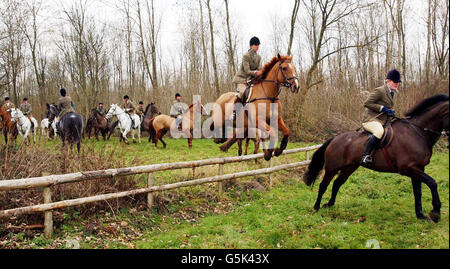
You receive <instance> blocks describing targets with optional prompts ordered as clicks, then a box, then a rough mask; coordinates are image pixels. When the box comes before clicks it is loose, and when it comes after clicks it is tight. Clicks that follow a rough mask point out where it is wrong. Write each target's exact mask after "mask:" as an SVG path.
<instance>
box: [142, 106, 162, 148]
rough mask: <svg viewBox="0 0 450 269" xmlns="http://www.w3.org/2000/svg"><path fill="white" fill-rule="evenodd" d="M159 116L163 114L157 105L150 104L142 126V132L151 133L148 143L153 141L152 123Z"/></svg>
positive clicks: (146, 109)
mask: <svg viewBox="0 0 450 269" xmlns="http://www.w3.org/2000/svg"><path fill="white" fill-rule="evenodd" d="M158 115H161V112H160V111H159V109H158V107H156V105H155V103H150V104H148V105H147V107H146V108H145V112H144V118H143V119H142V124H141V131H146V132H148V133H149V138H148V142H152V139H151V137H150V136H151V134H150V121H151V120H152V119H153V118H154V117H156V116H158Z"/></svg>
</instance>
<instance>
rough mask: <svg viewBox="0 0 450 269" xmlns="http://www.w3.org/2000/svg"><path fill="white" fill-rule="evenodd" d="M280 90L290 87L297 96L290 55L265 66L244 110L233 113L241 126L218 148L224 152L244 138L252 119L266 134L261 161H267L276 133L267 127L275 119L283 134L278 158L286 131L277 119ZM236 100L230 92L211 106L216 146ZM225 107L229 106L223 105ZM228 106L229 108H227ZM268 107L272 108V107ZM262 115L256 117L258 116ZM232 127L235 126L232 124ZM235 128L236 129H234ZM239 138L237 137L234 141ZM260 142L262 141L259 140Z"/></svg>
mask: <svg viewBox="0 0 450 269" xmlns="http://www.w3.org/2000/svg"><path fill="white" fill-rule="evenodd" d="M281 87H287V88H290V89H291V91H292V92H293V93H297V92H298V89H299V85H298V78H297V71H296V69H295V66H294V65H293V64H292V56H283V57H282V56H280V55H278V57H274V58H273V59H272V60H271V61H270V62H269V63H267V64H266V65H265V66H264V68H263V69H262V75H261V78H259V79H257V80H256V81H255V85H254V87H253V93H252V95H251V96H250V97H249V98H250V100H248V104H246V107H245V109H241V110H239V111H237V112H236V114H237V116H236V118H237V119H242V117H243V119H244V121H243V126H242V127H238V128H235V131H234V132H233V137H232V138H229V139H228V140H226V143H225V144H224V145H222V146H221V147H220V149H221V150H222V151H225V152H226V151H228V149H229V148H230V147H231V146H232V145H233V144H234V143H236V142H237V141H238V140H239V138H242V137H248V135H249V133H248V131H249V130H250V129H251V128H249V127H251V126H250V125H249V119H252V120H253V121H254V122H255V123H254V127H255V128H256V129H259V130H261V131H262V132H264V133H265V134H268V135H269V138H270V143H269V149H267V148H266V147H265V146H264V148H263V150H264V158H265V159H266V161H269V160H270V159H271V158H272V156H273V152H274V147H275V140H276V135H277V131H278V130H275V129H273V128H271V126H270V123H271V120H273V119H275V121H277V123H278V128H279V129H280V130H281V131H282V132H283V140H282V141H281V145H280V147H279V148H277V149H276V150H275V156H277V157H278V156H280V155H281V154H282V153H283V151H284V150H285V149H286V147H287V144H288V141H289V135H290V131H289V129H288V128H287V127H286V124H285V123H284V120H283V118H282V117H281V109H282V107H281V103H280V99H279V98H278V96H279V95H280V93H281V89H282V88H281ZM235 99H236V97H235V94H234V93H233V92H229V93H226V94H224V95H222V96H221V97H220V98H219V99H218V100H217V101H216V104H215V105H214V108H213V121H214V122H213V125H214V128H213V127H211V129H214V136H215V137H216V139H215V142H216V143H223V142H224V141H225V139H224V137H225V128H224V126H225V121H226V120H227V119H229V118H230V115H231V113H232V112H233V105H232V104H233V103H234V101H235ZM227 104H229V105H227ZM230 104H231V105H230ZM260 105H265V110H266V111H265V112H264V111H258V108H259V107H263V106H260ZM272 105H275V106H274V107H272ZM259 112H262V113H261V114H263V115H265V116H260V113H259ZM234 125H236V124H234ZM236 129H237V130H236ZM238 137H239V138H238ZM263 141H264V140H263Z"/></svg>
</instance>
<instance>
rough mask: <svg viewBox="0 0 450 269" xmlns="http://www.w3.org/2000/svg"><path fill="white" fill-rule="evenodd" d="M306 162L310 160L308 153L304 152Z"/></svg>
mask: <svg viewBox="0 0 450 269" xmlns="http://www.w3.org/2000/svg"><path fill="white" fill-rule="evenodd" d="M306 160H307V161H309V160H310V158H309V151H307V152H306Z"/></svg>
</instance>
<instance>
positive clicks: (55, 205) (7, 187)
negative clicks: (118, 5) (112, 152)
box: [0, 145, 321, 238]
mask: <svg viewBox="0 0 450 269" xmlns="http://www.w3.org/2000/svg"><path fill="white" fill-rule="evenodd" d="M319 147H321V145H317V146H312V147H306V148H297V149H290V150H285V151H284V152H283V155H288V154H295V153H300V152H306V161H303V162H295V163H290V164H284V165H280V166H276V167H274V165H273V159H272V160H271V161H270V162H269V167H268V168H264V169H258V170H251V171H244V172H238V173H233V174H227V175H224V174H223V171H224V169H223V168H224V165H225V164H229V163H238V162H244V161H251V160H258V159H262V158H264V155H263V154H262V153H261V154H255V155H246V156H239V157H226V158H217V159H208V160H199V161H189V162H179V163H164V164H153V165H147V166H138V167H129V168H121V169H108V170H100V171H91V172H78V173H72V174H66V175H51V176H45V177H36V178H27V179H14V180H2V181H0V191H12V190H26V189H34V188H43V197H44V203H43V204H39V205H34V206H27V207H21V208H14V209H8V210H2V211H0V218H10V217H12V216H18V215H23V214H30V213H36V212H43V213H44V234H45V236H46V237H47V238H50V237H52V233H53V217H52V210H54V209H61V208H66V207H71V206H77V205H83V204H88V203H94V202H100V201H105V200H110V199H117V198H121V197H126V196H130V195H136V194H147V205H148V207H149V208H151V207H152V206H153V197H154V196H153V195H154V193H155V192H161V191H165V190H172V189H177V188H183V187H188V186H195V185H201V184H206V183H214V182H217V183H218V191H219V193H221V192H222V189H223V186H222V182H223V181H225V180H230V179H237V178H242V177H247V176H256V175H263V174H270V187H272V173H274V172H277V171H281V170H286V169H292V168H298V167H304V166H307V165H308V164H309V163H310V161H309V159H310V152H311V151H314V150H316V149H318V148H319ZM208 165H218V166H219V167H218V175H217V176H213V177H207V178H201V179H195V180H190V181H183V182H178V183H172V184H167V185H161V186H153V179H154V173H155V172H161V171H167V170H174V169H186V168H191V169H195V168H196V167H202V166H208ZM139 174H148V177H147V187H146V188H141V189H135V190H130V191H123V192H116V193H109V194H102V195H96V196H91V197H83V198H78V199H72V200H64V201H59V202H52V190H51V188H52V186H55V185H60V184H68V183H74V182H81V181H87V180H93V179H109V178H113V177H122V176H131V175H139Z"/></svg>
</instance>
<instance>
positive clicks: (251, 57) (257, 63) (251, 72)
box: [233, 36, 262, 119]
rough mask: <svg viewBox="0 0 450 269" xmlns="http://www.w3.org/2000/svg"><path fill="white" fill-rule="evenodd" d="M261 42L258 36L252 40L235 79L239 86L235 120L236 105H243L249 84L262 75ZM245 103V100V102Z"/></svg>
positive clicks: (234, 81)
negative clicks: (243, 97)
mask: <svg viewBox="0 0 450 269" xmlns="http://www.w3.org/2000/svg"><path fill="white" fill-rule="evenodd" d="M260 44H261V42H260V41H259V38H257V37H256V36H254V37H252V38H251V39H250V49H249V50H248V52H247V53H246V54H245V55H244V57H243V59H242V64H241V66H240V68H239V71H238V73H237V74H236V76H235V77H234V79H233V83H234V84H237V89H236V100H235V102H234V104H235V109H234V111H233V119H235V118H236V108H237V107H236V104H237V103H242V101H243V100H242V95H243V94H244V91H245V90H246V89H247V87H248V82H249V81H250V80H252V79H253V78H255V77H259V76H261V75H262V71H261V68H262V65H261V56H260V55H259V54H258V50H259V45H260ZM244 101H245V100H244Z"/></svg>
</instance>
